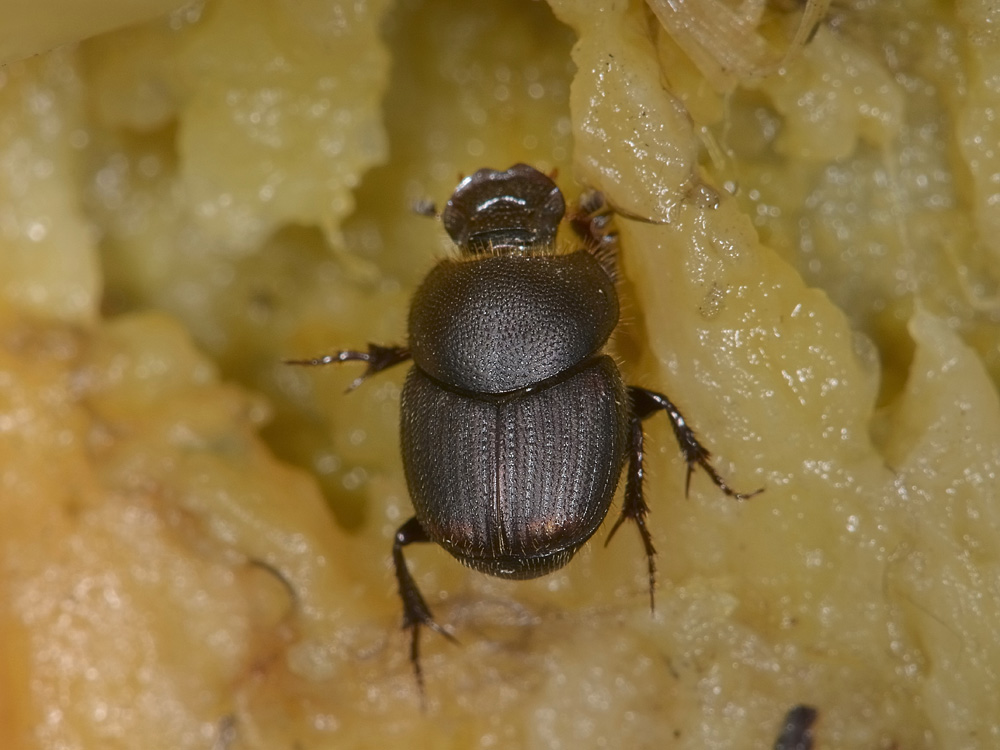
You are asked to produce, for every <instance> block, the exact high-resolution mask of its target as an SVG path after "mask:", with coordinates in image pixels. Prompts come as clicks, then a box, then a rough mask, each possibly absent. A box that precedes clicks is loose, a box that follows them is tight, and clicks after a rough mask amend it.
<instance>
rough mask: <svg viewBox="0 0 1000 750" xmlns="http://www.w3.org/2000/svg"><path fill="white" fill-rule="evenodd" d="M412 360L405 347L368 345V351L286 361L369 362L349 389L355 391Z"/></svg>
mask: <svg viewBox="0 0 1000 750" xmlns="http://www.w3.org/2000/svg"><path fill="white" fill-rule="evenodd" d="M409 358H410V350H409V349H407V348H406V347H405V346H379V345H378V344H368V351H366V352H356V351H349V350H348V351H340V352H334V353H333V354H328V355H326V356H325V357H317V358H315V359H286V360H285V364H286V365H309V366H312V365H332V364H337V363H340V362H367V363H368V367H366V368H365V371H364V372H363V373H361V375H360V376H358V377H357V378H355V379H354V381H353V382H352V383H351V384H350V385H349V386H348V387H347V390H348V391H353V390H354V389H355V388H357V387H358V386H359V385H361V384H362V383H363V382H365V380H367V379H368V378H370V377H371V376H372V375H375V374H376V373H379V372H382V370H388V369H389V368H390V367H392V366H393V365H398V364H399V363H401V362H406V361H407V360H408V359H409Z"/></svg>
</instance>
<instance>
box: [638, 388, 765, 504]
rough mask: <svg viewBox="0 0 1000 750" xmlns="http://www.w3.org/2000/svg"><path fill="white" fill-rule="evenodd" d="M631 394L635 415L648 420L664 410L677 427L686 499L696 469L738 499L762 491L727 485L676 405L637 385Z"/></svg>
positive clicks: (662, 396)
mask: <svg viewBox="0 0 1000 750" xmlns="http://www.w3.org/2000/svg"><path fill="white" fill-rule="evenodd" d="M628 393H629V398H630V399H631V401H632V413H633V414H634V415H635V416H636V417H638V418H639V419H646V418H647V417H649V416H650V415H652V414H655V413H656V412H657V411H665V412H666V413H667V416H668V417H670V424H671V426H672V427H673V428H674V437H676V438H677V443H678V445H680V447H681V452H683V453H684V460H685V461H686V462H687V479H686V480H685V483H684V495H685V497H686V496H687V495H688V493H689V491H690V489H691V475H692V474H693V473H694V469H695V466H700V467H701V468H702V470H703V471H704V472H705V473H706V474H708V476H709V477H710V478H711V479H712V482H713V483H714V484H715V486H716V487H718V488H719V489H720V490H722V491H723V492H724V493H726V494H727V495H729V496H730V497H734V498H736V499H737V500H747V499H748V498H751V497H753V496H754V495H756V494H758V493H759V492H761V491H762V490H756V491H754V492H737V491H736V490H734V489H733V488H732V487H730V486H729V485H728V484H726V481H725V480H724V479H723V478H722V477H721V476H720V475H719V472H717V471H716V470H715V467H714V466H712V461H711V458H712V454H711V453H709V452H708V449H707V448H706V447H705V446H704V445H702V444H701V443H699V442H698V438H697V437H696V436H695V434H694V430H692V429H691V428H690V427H689V426H688V423H687V420H686V419H684V415H683V414H681V412H680V409H678V408H677V407H676V406H674V404H673V403H672V402H671V401H670V399H669V398H667V397H666V396H664V395H663V394H662V393H657V392H656V391H650V390H646V389H645V388H640V387H639V386H635V385H632V386H629V389H628Z"/></svg>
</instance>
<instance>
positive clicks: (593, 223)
mask: <svg viewBox="0 0 1000 750" xmlns="http://www.w3.org/2000/svg"><path fill="white" fill-rule="evenodd" d="M613 218H614V210H613V209H612V208H611V206H609V205H608V203H607V201H605V200H604V194H603V193H601V192H599V191H597V190H588V191H587V192H585V193H583V194H582V195H581V196H580V198H579V199H578V200H577V202H576V203H575V204H574V206H573V207H572V208H571V209H570V211H569V225H570V228H571V229H572V230H573V232H574V233H575V234H576V235H577V236H578V237H579V238H580V239H581V240H583V242H584V245H585V246H586V248H587V250H588V252H590V253H591V255H593V256H594V257H595V258H597V259H598V260H599V261H600V262H601V265H603V266H604V267H605V270H607V271H608V274H609V275H610V276H611V277H612V278H614V275H615V262H616V256H617V254H618V232H617V231H615V229H614V226H613V225H612V219H613Z"/></svg>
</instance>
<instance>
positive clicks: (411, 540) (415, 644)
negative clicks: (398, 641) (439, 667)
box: [392, 517, 456, 700]
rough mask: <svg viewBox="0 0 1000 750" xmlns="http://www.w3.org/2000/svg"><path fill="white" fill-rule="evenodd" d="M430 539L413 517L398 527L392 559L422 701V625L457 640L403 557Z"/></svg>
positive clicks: (451, 639) (411, 659) (414, 673)
mask: <svg viewBox="0 0 1000 750" xmlns="http://www.w3.org/2000/svg"><path fill="white" fill-rule="evenodd" d="M429 541H431V538H430V537H429V536H428V535H427V532H426V531H425V530H424V527H423V526H421V525H420V522H419V521H418V520H417V519H416V517H414V518H411V519H410V520H409V521H407V522H406V523H404V524H403V525H402V526H400V527H399V529H398V530H397V531H396V536H395V538H394V539H393V542H392V562H393V565H394V566H395V568H396V581H397V582H398V583H399V598H400V599H402V600H403V629H404V630H409V631H410V664H412V665H413V675H414V677H416V679H417V688H418V689H419V691H420V696H421V700H423V695H424V673H423V670H422V669H421V668H420V628H421V626H426V627H428V628H430V629H431V630H433V631H434V632H435V633H440V634H441V635H443V636H444V637H445V638H447V639H448V640H449V641H452V642H453V643H454V642H456V641H455V636H453V635H452V634H451V633H449V632H448V631H447V630H445V629H444V628H443V627H442V626H440V625H438V624H437V623H436V622H435V621H434V617H433V615H431V610H430V607H428V606H427V602H425V601H424V597H423V595H422V594H421V593H420V589H419V588H417V583H416V581H414V580H413V576H412V575H411V574H410V569H409V568H408V567H407V566H406V559H405V558H404V557H403V547H405V546H407V545H408V544H415V543H418V542H429Z"/></svg>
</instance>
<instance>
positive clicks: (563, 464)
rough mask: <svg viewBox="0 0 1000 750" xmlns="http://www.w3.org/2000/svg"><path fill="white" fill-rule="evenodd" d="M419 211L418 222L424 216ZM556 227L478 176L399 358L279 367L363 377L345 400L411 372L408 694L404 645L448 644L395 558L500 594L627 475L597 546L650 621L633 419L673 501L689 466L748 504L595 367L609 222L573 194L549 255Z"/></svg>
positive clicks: (598, 204) (545, 558)
mask: <svg viewBox="0 0 1000 750" xmlns="http://www.w3.org/2000/svg"><path fill="white" fill-rule="evenodd" d="M422 212H423V213H428V214H430V215H435V212H434V209H433V207H432V206H430V207H425V209H424V210H423V211H422ZM565 213H566V205H565V201H564V199H563V195H562V192H561V191H560V190H559V188H558V187H557V186H556V184H555V183H554V182H553V180H552V179H551V178H550V177H549V176H547V175H545V174H543V173H542V172H539V171H538V170H536V169H534V168H533V167H531V166H528V165H526V164H515V165H514V166H512V167H511V168H509V169H507V170H504V171H499V170H494V169H480V170H479V171H477V172H475V173H474V174H472V175H470V176H468V177H466V178H465V179H463V180H462V181H461V182H460V183H459V184H458V186H457V187H456V188H455V191H454V193H453V194H452V196H451V198H450V199H449V200H448V202H447V204H446V205H445V207H444V210H443V211H442V212H441V215H440V218H441V221H442V223H443V224H444V228H445V230H446V231H447V233H448V235H449V236H450V237H451V239H452V241H453V242H454V244H455V245H456V246H457V248H458V251H459V255H458V257H456V258H448V259H445V260H442V261H441V262H439V263H438V264H437V265H436V266H435V267H434V268H433V269H432V270H431V271H430V273H429V274H428V275H427V277H426V278H425V279H424V280H423V282H422V283H421V284H420V286H419V287H418V289H417V291H416V292H415V294H414V295H413V299H412V303H411V307H410V313H409V337H408V342H407V345H406V346H380V345H377V344H369V345H368V349H367V351H354V350H344V351H338V352H336V353H334V354H330V355H327V356H323V357H318V358H315V359H305V360H289V362H290V363H291V364H300V365H326V364H331V363H342V362H352V361H358V362H364V363H366V365H367V367H366V368H365V370H364V371H363V373H362V375H361V376H360V377H358V378H357V379H356V380H355V381H354V382H353V383H352V384H351V386H350V388H349V389H348V390H351V389H353V388H355V387H356V386H358V385H359V384H360V383H361V382H363V381H364V380H365V379H367V378H368V377H370V376H372V375H374V374H376V373H378V372H381V371H383V370H386V369H388V368H390V367H392V366H394V365H397V364H400V363H403V362H407V361H411V360H412V363H413V366H412V367H411V368H410V371H409V373H408V374H407V376H406V381H405V384H404V386H403V392H402V398H401V410H400V411H401V419H400V436H401V439H400V443H401V452H402V459H403V467H404V471H405V474H406V481H407V485H408V488H409V493H410V497H411V499H412V502H413V507H414V515H413V517H412V518H410V519H409V520H408V521H406V522H405V523H404V524H403V525H402V526H400V527H399V529H398V530H397V531H396V534H395V538H394V540H393V544H392V560H393V565H394V567H395V573H396V579H397V583H398V585H399V596H400V599H401V600H402V604H403V627H404V629H406V630H409V631H410V634H411V635H410V662H411V664H412V667H413V671H414V675H415V677H416V680H417V685H418V687H419V689H420V691H421V693H422V692H423V684H424V683H423V674H422V671H421V666H420V653H419V635H420V629H421V628H422V627H428V628H430V629H431V630H434V631H436V632H438V633H440V634H441V635H443V636H445V637H447V638H449V639H452V640H454V638H453V636H452V635H451V634H450V633H449V632H448V630H446V629H445V628H443V627H441V626H440V625H439V624H438V623H437V622H436V621H435V620H434V618H433V616H432V615H431V611H430V608H429V607H428V606H427V603H426V601H425V600H424V597H423V595H422V594H421V593H420V590H419V589H418V587H417V585H416V582H415V581H414V580H413V577H412V575H411V574H410V571H409V568H408V567H407V565H406V560H405V557H404V554H403V550H404V548H405V547H407V546H409V545H411V544H416V543H421V542H433V543H436V544H438V545H440V546H441V547H443V548H444V549H446V550H447V551H448V552H449V553H450V554H451V555H453V556H454V557H455V558H457V559H458V560H459V561H461V562H462V563H464V564H465V565H467V566H469V567H470V568H473V569H475V570H478V571H481V572H483V573H486V574H489V575H492V576H497V577H500V578H513V579H528V578H536V577H538V576H542V575H545V574H547V573H550V572H552V571H555V570H557V569H559V568H561V567H563V566H564V565H566V563H568V562H569V560H570V559H571V558H572V557H573V555H574V554H575V553H576V552H577V550H579V549H580V547H581V546H582V545H583V543H584V542H586V541H587V540H588V539H589V538H590V537H591V536H592V535H593V534H594V532H596V531H597V528H598V527H599V526H600V525H601V523H602V522H603V521H604V519H605V517H606V516H607V514H608V511H609V509H610V507H611V502H612V499H613V497H614V494H615V491H616V488H617V486H618V483H619V479H620V476H621V473H622V469H623V468H624V467H625V465H626V464H627V466H628V470H627V475H626V481H625V494H624V501H623V505H622V510H621V514H620V516H619V517H618V520H617V521H616V522H615V524H614V526H613V527H612V528H611V532H610V534H609V536H608V541H610V540H611V537H612V536H614V534H615V532H616V531H617V530H618V528H619V527H620V526H621V525H622V524H623V523H624V522H625V521H627V520H628V521H632V522H634V523H635V525H636V527H637V528H638V530H639V534H640V537H641V539H642V544H643V547H644V550H645V554H646V561H647V569H648V575H649V597H650V607H651V608H652V607H653V605H654V600H653V596H654V595H653V591H654V586H655V578H656V566H655V556H656V550H655V548H654V546H653V540H652V537H651V535H650V533H649V530H648V529H647V528H646V520H645V519H646V514H647V513H648V512H649V508H648V506H647V504H646V501H645V499H644V498H643V488H642V482H643V429H642V422H643V420H645V419H646V418H647V417H649V416H651V415H653V414H655V413H657V412H660V411H662V412H666V414H667V416H668V418H669V419H670V423H671V425H672V427H673V431H674V435H675V437H676V439H677V442H678V444H679V445H680V449H681V451H682V453H683V455H684V460H685V461H686V462H687V479H686V485H685V493H687V491H688V489H689V488H690V482H691V475H692V473H693V472H694V470H695V467H700V468H701V469H702V470H703V471H704V472H705V473H706V474H707V475H708V476H709V478H711V480H712V482H713V483H714V484H715V485H716V486H717V487H718V488H719V489H720V490H722V492H724V493H725V494H726V495H729V496H732V497H735V498H737V499H741V500H742V499H746V498H748V497H750V496H751V495H753V494H756V493H749V494H745V493H740V492H736V491H735V490H733V489H732V488H731V487H729V485H728V484H727V483H726V482H725V481H724V480H723V478H722V477H721V476H720V475H719V473H718V472H717V471H716V470H715V468H714V467H713V465H712V463H711V460H710V459H711V455H710V453H709V451H708V450H707V449H706V448H705V447H704V446H703V445H702V444H701V443H700V442H699V441H698V438H697V437H696V435H695V433H694V431H693V430H692V429H691V427H690V426H689V425H688V423H687V421H686V420H685V418H684V416H683V415H682V414H681V412H680V410H679V409H678V408H677V406H675V405H674V403H673V402H672V401H671V400H670V399H669V398H667V396H665V395H664V394H662V393H658V392H656V391H651V390H647V389H646V388H641V387H638V386H626V385H625V384H624V381H623V380H622V377H621V374H620V372H619V370H618V367H617V365H616V364H615V362H614V360H613V359H612V358H611V357H610V356H608V355H607V354H606V353H604V348H605V345H606V344H607V342H608V339H609V337H610V336H611V334H612V332H613V331H614V329H615V327H616V326H617V325H618V316H619V308H618V295H617V292H616V289H615V256H616V253H617V234H616V232H614V230H613V228H612V224H611V219H612V217H613V213H614V212H613V211H612V210H611V209H610V208H609V207H608V206H607V205H606V203H605V201H604V199H603V197H602V196H601V194H600V193H597V192H591V193H589V194H585V196H584V198H582V199H581V200H580V201H579V203H578V204H577V205H576V207H575V208H574V209H573V211H572V212H571V214H570V218H569V225H570V228H571V229H572V231H573V232H574V233H575V235H576V237H577V243H576V245H577V247H576V249H575V250H573V251H571V252H558V251H557V250H556V242H555V240H556V234H557V230H558V227H559V225H560V223H561V222H562V220H563V218H564V215H565ZM625 216H628V215H627V214H625ZM629 218H637V217H629ZM758 491H759V490H758Z"/></svg>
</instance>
